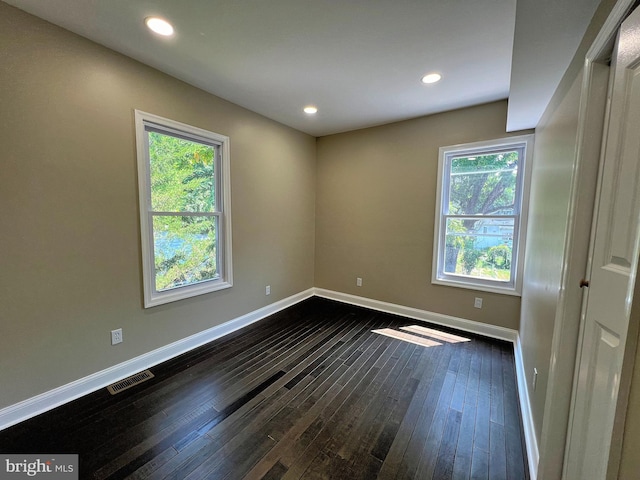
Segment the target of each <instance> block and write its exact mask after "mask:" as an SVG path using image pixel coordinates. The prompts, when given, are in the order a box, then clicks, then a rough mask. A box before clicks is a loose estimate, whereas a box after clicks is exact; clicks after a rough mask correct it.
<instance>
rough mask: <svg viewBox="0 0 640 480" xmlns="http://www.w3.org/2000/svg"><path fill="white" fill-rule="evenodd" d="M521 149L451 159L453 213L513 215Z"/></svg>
mask: <svg viewBox="0 0 640 480" xmlns="http://www.w3.org/2000/svg"><path fill="white" fill-rule="evenodd" d="M518 156H519V155H518V151H517V150H516V151H510V152H501V153H493V154H489V155H477V156H468V157H455V158H452V159H451V171H450V184H449V203H448V207H449V211H448V213H449V214H450V215H513V213H514V204H515V199H516V179H517V174H518Z"/></svg>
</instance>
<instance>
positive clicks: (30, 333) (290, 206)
mask: <svg viewBox="0 0 640 480" xmlns="http://www.w3.org/2000/svg"><path fill="white" fill-rule="evenodd" d="M0 45H1V47H0V48H1V50H0V65H1V66H0V122H1V123H0V165H1V168H0V204H1V205H2V208H1V209H0V225H2V227H1V228H0V266H1V269H2V273H1V275H0V365H1V368H0V385H1V388H0V408H2V407H5V406H7V405H11V404H14V403H16V402H18V401H21V400H24V399H26V398H29V397H31V396H34V395H36V394H39V393H42V392H44V391H47V390H50V389H52V388H54V387H58V386H60V385H63V384H66V383H68V382H70V381H73V380H76V379H78V378H82V377H84V376H86V375H89V374H91V373H94V372H97V371H100V370H102V369H104V368H107V367H109V366H112V365H115V364H118V363H120V362H123V361H125V360H128V359H130V358H133V357H135V356H138V355H140V354H142V353H145V352H148V351H150V350H153V349H155V348H158V347H160V346H163V345H166V344H169V343H171V342H174V341H176V340H178V339H181V338H184V337H186V336H188V335H191V334H194V333H197V332H199V331H202V330H205V329H207V328H209V327H212V326H214V325H218V324H221V323H224V322H226V321H228V320H231V319H233V318H236V317H237V316H240V315H242V314H245V313H247V312H250V311H253V310H256V309H257V308H260V307H262V306H264V305H266V304H268V303H272V302H275V301H277V300H279V299H282V298H285V297H287V296H290V295H292V294H295V293H298V292H300V291H303V290H305V289H308V288H310V287H312V286H313V279H314V270H313V269H314V241H315V233H314V228H315V219H314V209H315V179H316V178H315V175H316V174H315V169H316V165H315V152H316V150H315V148H316V140H315V139H314V138H313V137H310V136H308V135H305V134H302V133H299V132H296V131H294V130H292V129H290V128H287V127H284V126H282V125H279V124H277V123H275V122H273V121H270V120H268V119H265V118H264V117H261V116H259V115H256V114H254V113H252V112H249V111H247V110H244V109H242V108H240V107H238V106H235V105H233V104H230V103H228V102H226V101H223V100H221V99H219V98H216V97H214V96H212V95H209V94H207V93H205V92H203V91H201V90H198V89H196V88H194V87H191V86H189V85H187V84H185V83H183V82H180V81H178V80H175V79H173V78H171V77H169V76H167V75H164V74H161V73H159V72H158V71H156V70H153V69H151V68H148V67H146V66H143V65H141V64H139V63H137V62H135V61H133V60H131V59H129V58H126V57H124V56H122V55H119V54H116V53H114V52H113V51H110V50H108V49H105V48H103V47H100V46H98V45H96V44H94V43H92V42H89V41H87V40H85V39H83V38H81V37H78V36H76V35H74V34H71V33H69V32H67V31H65V30H62V29H60V28H58V27H55V26H52V25H51V24H48V23H46V22H43V21H41V20H39V19H37V18H35V17H32V16H30V15H27V14H25V13H23V12H20V11H19V10H17V9H14V8H12V7H9V6H7V5H6V4H4V3H1V2H0ZM134 109H141V110H143V111H147V112H150V113H154V114H157V115H161V116H164V117H168V118H171V119H174V120H177V121H180V122H185V123H188V124H191V125H195V126H198V127H202V128H205V129H209V130H212V131H214V132H218V133H221V134H224V135H228V136H229V137H230V139H231V183H232V207H233V263H234V282H235V284H234V286H233V288H231V289H228V290H224V291H221V292H216V293H211V294H208V295H203V296H199V297H195V298H192V299H188V300H183V301H180V302H176V303H172V304H169V305H164V306H160V307H155V308H151V309H146V310H145V309H143V308H142V293H141V292H142V291H141V288H142V287H141V284H142V280H141V257H140V238H139V236H140V232H139V223H138V203H137V202H138V200H137V180H136V158H135V140H134V133H135V132H134V123H133V110H134ZM266 284H270V285H271V292H272V294H271V296H270V297H266V296H265V294H264V287H265V285H266ZM118 327H121V328H123V333H124V343H123V344H121V345H118V346H115V347H113V346H111V345H110V335H109V331H110V330H112V329H114V328H118Z"/></svg>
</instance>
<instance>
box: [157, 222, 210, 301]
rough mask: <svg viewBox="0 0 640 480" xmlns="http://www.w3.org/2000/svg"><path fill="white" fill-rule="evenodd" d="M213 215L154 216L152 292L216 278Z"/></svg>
mask: <svg viewBox="0 0 640 480" xmlns="http://www.w3.org/2000/svg"><path fill="white" fill-rule="evenodd" d="M217 230H218V228H217V218H216V217H193V216H185V217H182V216H154V217H153V248H154V257H155V287H156V291H162V290H168V289H171V288H175V287H181V286H185V285H192V284H194V283H199V282H203V281H206V280H213V279H217V278H219V273H218V269H217V265H216V263H217V261H216V258H217V255H216V236H217Z"/></svg>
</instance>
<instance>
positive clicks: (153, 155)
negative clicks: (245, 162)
mask: <svg viewBox="0 0 640 480" xmlns="http://www.w3.org/2000/svg"><path fill="white" fill-rule="evenodd" d="M135 122H136V143H137V156H138V187H139V201H140V226H141V239H142V267H143V268H142V269H143V282H144V305H145V308H146V307H153V306H155V305H160V304H163V303H168V302H173V301H176V300H181V299H184V298H188V297H193V296H195V295H202V294H205V293H209V292H213V291H216V290H221V289H224V288H229V287H231V286H232V284H233V280H232V269H231V215H230V211H231V202H230V199H231V196H230V179H229V138H228V137H226V136H224V135H219V134H217V133H213V132H209V131H207V130H203V129H200V128H197V127H192V126H190V125H186V124H184V123H179V122H176V121H173V120H169V119H166V118H162V117H159V116H157V115H152V114H150V113H145V112H141V111H138V110H136V111H135Z"/></svg>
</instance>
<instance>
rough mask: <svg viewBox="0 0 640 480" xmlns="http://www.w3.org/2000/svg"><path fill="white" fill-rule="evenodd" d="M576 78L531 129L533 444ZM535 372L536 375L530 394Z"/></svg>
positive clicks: (527, 357)
mask: <svg viewBox="0 0 640 480" xmlns="http://www.w3.org/2000/svg"><path fill="white" fill-rule="evenodd" d="M581 78H582V76H581V75H580V76H579V77H577V78H576V79H575V80H574V82H573V84H572V85H571V87H570V89H569V91H568V92H567V94H566V96H564V97H563V98H562V100H561V101H560V102H559V103H558V104H557V105H555V108H553V109H552V110H551V112H552V113H550V114H547V115H546V116H545V117H543V120H542V122H541V124H540V125H539V126H538V128H537V129H536V144H535V149H534V159H533V172H532V176H531V178H532V182H531V196H530V204H529V205H530V206H529V225H528V236H527V251H526V255H525V272H526V274H525V281H524V286H523V293H522V316H521V319H520V338H521V342H522V356H523V362H524V365H525V373H526V375H527V383H528V385H529V398H530V401H531V408H532V413H533V419H534V423H535V429H536V434H537V436H538V440H539V437H540V433H541V431H542V418H543V413H544V404H545V396H546V386H547V379H548V374H549V359H550V356H551V342H552V339H553V332H554V326H555V320H556V312H557V309H558V301H559V296H560V286H561V279H562V269H563V266H564V253H565V236H566V232H567V226H568V221H569V218H568V215H569V200H570V185H571V178H572V174H573V171H574V162H575V158H576V148H577V147H576V135H577V129H578V104H579V101H580V85H581V84H580V80H581ZM534 368H537V370H538V381H537V387H536V390H535V391H534V390H533V388H532V387H533V378H532V377H533V369H534Z"/></svg>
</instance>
